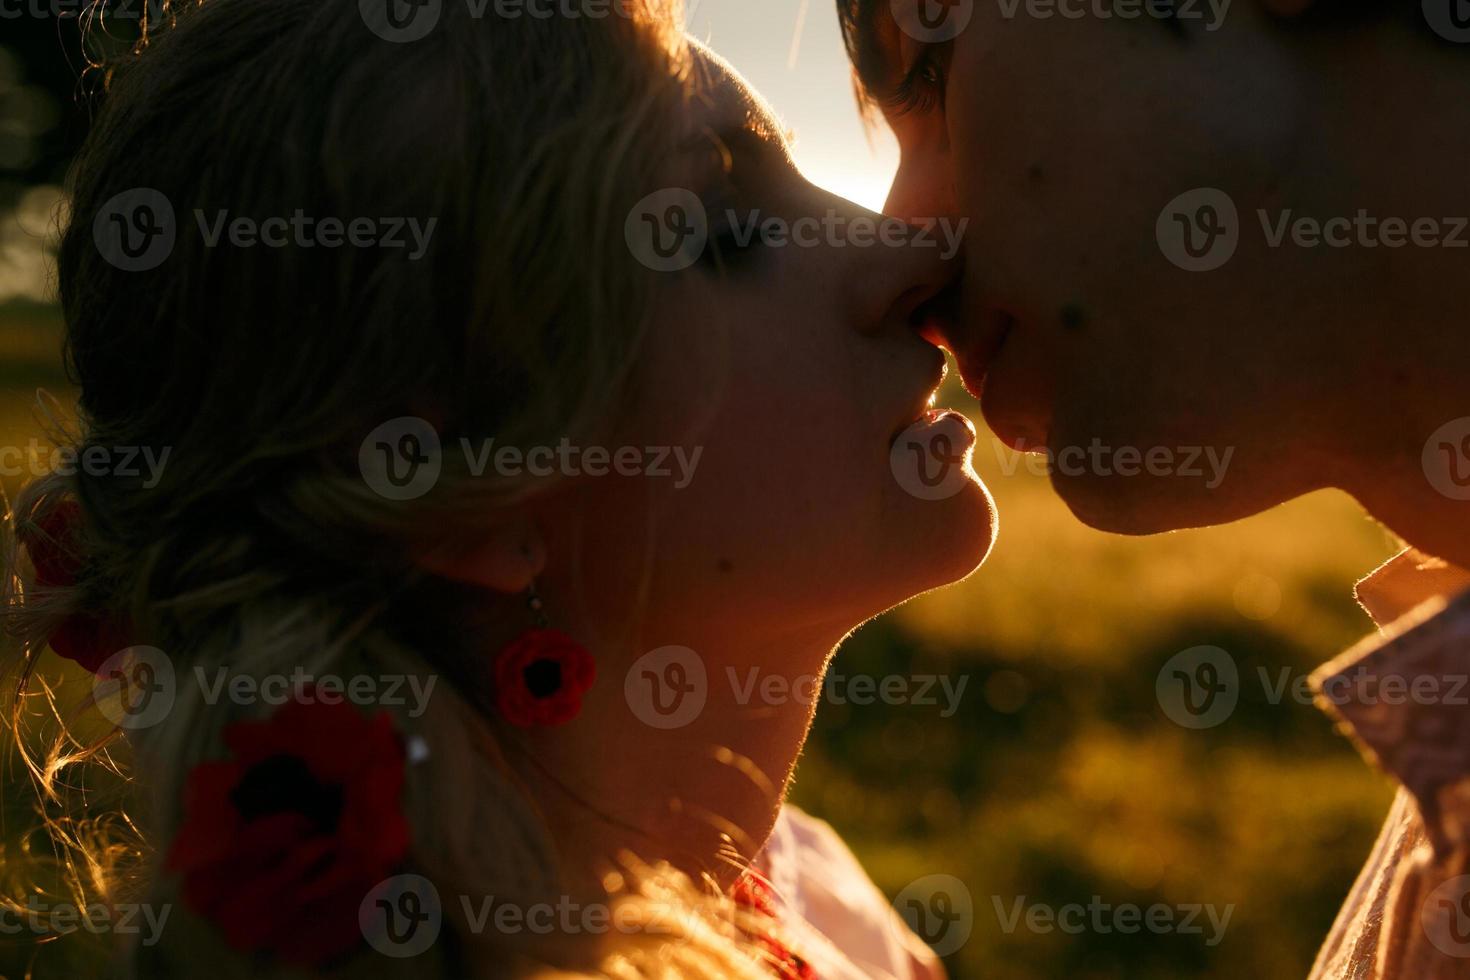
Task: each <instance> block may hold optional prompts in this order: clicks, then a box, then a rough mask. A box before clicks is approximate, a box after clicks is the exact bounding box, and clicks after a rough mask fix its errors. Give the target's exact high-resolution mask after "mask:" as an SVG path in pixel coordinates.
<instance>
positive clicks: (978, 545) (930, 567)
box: [888, 475, 999, 601]
mask: <svg viewBox="0 0 1470 980" xmlns="http://www.w3.org/2000/svg"><path fill="white" fill-rule="evenodd" d="M894 524H895V526H894V529H893V530H894V537H893V538H892V539H891V541H890V543H889V545H888V549H889V561H890V562H891V565H890V566H889V567H890V568H891V569H893V570H894V571H895V572H899V573H900V574H901V575H902V577H903V579H904V580H905V581H907V582H909V583H911V584H910V585H909V587H908V588H909V591H908V594H907V595H905V596H904V597H903V598H908V597H909V596H912V595H917V594H918V593H920V592H926V591H928V590H929V589H935V588H938V587H940V586H942V585H949V584H951V583H953V582H958V581H960V580H961V579H963V578H965V577H966V576H968V575H969V574H970V573H971V572H974V571H975V570H976V569H978V568H979V567H980V566H981V565H983V564H984V563H985V559H986V558H987V557H988V556H989V555H990V549H991V547H992V546H993V545H994V544H995V537H996V533H997V531H998V529H999V522H998V519H997V516H996V511H995V501H994V500H993V499H992V498H991V496H990V491H989V489H987V488H986V486H985V484H983V483H981V482H980V479H979V478H978V477H975V476H973V475H972V476H971V477H970V479H969V480H967V481H966V482H965V484H964V486H962V487H961V488H960V489H959V492H957V493H955V494H954V495H953V496H950V497H946V498H944V499H942V500H911V501H910V502H909V503H908V504H906V505H905V506H904V508H903V512H902V517H901V518H900V519H899V520H896V521H895V522H894ZM900 601H902V600H900Z"/></svg>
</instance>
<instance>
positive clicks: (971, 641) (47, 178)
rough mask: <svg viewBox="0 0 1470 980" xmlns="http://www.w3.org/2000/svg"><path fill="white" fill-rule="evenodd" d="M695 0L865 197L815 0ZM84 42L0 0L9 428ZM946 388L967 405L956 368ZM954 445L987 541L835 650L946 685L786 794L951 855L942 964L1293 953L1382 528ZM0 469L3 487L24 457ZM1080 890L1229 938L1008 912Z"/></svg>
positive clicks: (871, 837) (22, 436) (823, 741)
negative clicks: (994, 530) (1192, 674)
mask: <svg viewBox="0 0 1470 980" xmlns="http://www.w3.org/2000/svg"><path fill="white" fill-rule="evenodd" d="M690 4H691V8H692V9H691V11H690V29H691V31H692V32H693V33H694V34H695V35H696V36H698V37H700V38H701V39H703V40H706V41H707V42H708V43H710V44H711V45H712V46H713V47H714V48H715V50H717V51H718V52H720V53H721V54H723V55H724V56H725V57H726V58H728V59H729V60H730V61H731V62H732V63H733V64H734V65H735V66H736V67H737V68H738V69H740V70H741V71H742V72H743V73H745V74H746V75H747V77H748V78H749V79H750V81H751V82H752V83H753V84H754V85H755V86H756V88H757V89H759V90H760V91H761V92H762V93H764V95H765V96H766V97H767V98H768V99H769V100H770V102H771V103H772V105H773V106H774V108H775V109H776V111H777V112H778V113H780V114H781V115H782V117H783V118H784V119H785V120H786V122H787V123H788V124H789V125H790V126H791V128H792V130H793V131H794V135H795V138H796V144H795V145H796V155H797V159H798V162H799V163H800V164H801V166H802V167H803V169H804V170H805V171H806V173H807V174H808V176H809V177H811V178H812V179H813V180H814V181H816V182H817V183H820V184H823V185H824V186H828V187H830V188H832V189H833V190H835V191H837V192H838V193H841V194H843V195H844V196H846V197H849V198H851V199H852V200H855V201H857V202H858V203H860V204H863V205H865V206H867V207H870V208H874V209H877V208H880V207H881V205H882V201H883V197H884V194H885V191H886V188H887V183H888V181H889V179H890V178H891V176H892V173H893V170H894V167H895V165H896V162H897V154H896V150H895V148H894V146H893V143H892V140H891V138H889V137H888V136H887V135H886V134H884V133H873V134H867V133H865V132H864V129H863V127H862V125H861V123H860V121H859V118H858V115H857V112H856V109H855V107H854V104H853V100H852V96H851V89H850V85H849V83H848V75H847V69H846V64H845V60H844V57H843V52H842V47H841V42H840V39H839V37H838V32H837V24H836V17H835V14H834V12H833V10H832V7H833V4H832V2H831V0H816V2H814V3H807V2H804V0H690ZM23 9H27V8H24V7H22V5H20V4H15V5H13V6H12V7H4V8H0V12H3V11H7V10H9V11H14V10H23ZM123 40H125V38H123ZM81 64H82V57H81V48H80V42H79V40H78V37H77V32H76V31H75V23H74V21H73V22H71V23H69V24H64V25H58V23H57V22H56V21H55V20H54V19H51V18H43V17H36V16H34V15H26V14H22V15H20V16H15V17H6V18H4V19H0V445H4V446H18V447H25V446H27V445H28V444H29V440H30V439H32V438H33V437H36V438H41V437H42V427H41V425H40V423H39V422H38V417H37V414H36V411H35V406H36V404H37V391H38V389H44V390H46V391H47V392H50V393H51V394H54V395H56V396H57V397H58V398H59V399H60V400H61V401H62V403H63V405H66V404H70V402H71V397H70V394H69V389H68V386H67V383H66V380H65V378H64V376H63V374H62V372H61V369H60V359H59V352H60V345H61V325H60V320H59V317H58V314H57V311H56V309H55V308H54V306H53V304H52V302H51V296H52V283H51V281H50V275H51V273H50V269H49V256H50V253H51V249H52V246H53V243H54V241H55V231H56V226H57V222H58V221H59V220H64V200H63V194H62V190H61V187H62V185H63V183H64V177H65V173H66V168H67V164H68V160H69V158H70V156H71V154H72V153H73V152H74V151H75V147H76V145H77V142H78V140H79V139H80V137H81V136H82V135H83V134H84V132H85V128H86V119H85V117H84V115H83V114H82V113H81V112H80V110H79V109H78V107H77V104H76V101H75V94H76V92H77V91H78V85H79V72H78V68H79V66H80V65H81ZM945 403H946V404H952V405H956V406H959V407H962V408H965V409H972V408H973V407H974V406H973V405H970V404H968V403H967V401H966V399H965V396H964V395H963V393H961V392H960V391H958V389H956V390H955V391H954V392H952V393H951V394H950V396H949V397H947V398H946V399H945ZM971 415H972V417H974V418H975V419H977V420H978V419H979V415H978V413H977V412H971ZM976 468H977V469H978V470H979V471H980V472H981V474H982V475H983V476H984V477H985V478H986V481H987V482H988V483H989V485H990V486H991V488H992V490H993V491H994V494H995V497H996V500H997V502H998V504H999V510H1000V513H1001V535H1000V539H999V542H998V544H997V546H996V550H995V552H994V555H993V557H992V558H991V561H990V562H989V564H988V565H987V566H986V567H985V568H984V569H982V570H981V571H980V572H979V573H977V574H976V575H974V576H973V577H971V579H970V580H969V581H967V582H964V583H962V584H960V585H957V586H954V587H951V588H949V589H945V590H943V591H940V592H937V593H933V594H931V595H929V596H926V597H923V598H921V599H918V600H916V601H914V602H911V603H909V604H908V605H907V606H905V607H903V608H902V609H899V610H897V611H895V612H893V613H891V614H889V615H887V616H885V617H883V618H881V619H880V620H878V621H876V622H874V623H872V624H870V625H869V626H867V627H865V628H864V629H862V630H861V631H860V632H859V633H858V634H857V635H856V636H854V637H853V638H852V640H850V641H849V642H848V644H847V645H846V646H845V648H844V650H843V652H842V654H841V655H840V657H839V658H838V660H837V662H836V666H835V669H836V670H837V671H838V672H840V673H843V674H847V675H853V674H868V675H873V676H875V677H884V676H888V675H898V676H902V677H913V676H918V675H931V674H945V675H948V676H949V677H950V679H951V682H952V683H957V682H958V681H959V680H960V679H961V678H964V679H966V680H965V684H966V687H965V688H964V691H963V695H962V697H961V699H960V701H959V710H958V711H956V712H954V713H953V714H952V716H950V717H944V716H943V714H942V713H943V711H944V705H943V703H942V699H941V703H940V704H938V705H920V704H907V705H896V706H895V705H885V704H875V705H872V706H857V705H852V704H824V705H823V706H822V708H821V710H820V711H819V713H818V718H817V725H816V730H815V732H814V733H813V738H812V741H811V744H810V747H809V748H808V750H807V752H806V755H805V756H804V758H803V761H802V763H801V768H800V770H799V773H798V778H797V783H796V799H797V801H798V802H799V803H800V804H801V805H803V806H805V807H806V808H807V809H809V810H810V811H811V812H813V813H815V814H817V815H819V816H822V817H824V818H826V819H828V820H830V821H831V822H832V823H833V824H834V825H835V826H836V827H837V829H838V830H839V831H840V832H841V833H842V834H843V835H844V836H845V837H846V839H847V840H848V842H849V843H850V844H851V846H852V847H853V848H854V850H855V851H856V852H857V853H858V855H859V856H860V857H861V858H862V859H863V861H864V862H865V863H866V865H867V867H868V868H869V870H870V871H871V873H872V875H873V876H874V878H875V879H876V880H877V882H878V883H879V885H880V886H881V887H882V888H883V889H884V890H885V891H886V892H887V894H888V895H889V896H890V897H891V898H892V897H896V896H899V895H900V894H901V893H904V892H905V889H906V888H909V887H910V886H911V885H912V884H913V883H914V882H916V881H917V882H920V883H921V884H920V886H919V887H920V889H921V890H922V889H923V887H924V885H923V884H922V883H923V882H924V881H925V880H926V879H927V880H930V881H932V880H933V879H930V878H929V876H933V875H947V876H953V878H956V879H958V880H959V882H961V883H962V885H963V889H964V891H965V892H967V893H968V898H969V908H970V915H969V918H968V921H962V922H957V923H956V924H955V926H953V927H952V928H955V929H959V930H961V931H955V932H947V933H946V934H945V935H944V936H943V937H942V938H941V940H940V941H942V942H946V943H947V945H948V946H954V945H955V942H954V940H955V939H960V940H961V941H960V942H959V944H958V948H957V949H955V950H954V951H953V952H952V953H951V954H950V955H949V956H948V957H947V958H946V962H947V964H948V966H949V968H950V970H951V973H952V974H953V975H954V976H955V977H957V978H964V980H978V978H986V980H1022V978H1061V977H1065V978H1068V980H1103V978H1120V980H1124V978H1126V980H1185V978H1218V980H1227V978H1228V980H1235V978H1238V977H1242V976H1251V977H1261V978H1283V980H1285V978H1295V977H1302V976H1304V975H1305V974H1306V971H1307V969H1308V967H1309V965H1310V963H1311V960H1312V956H1313V954H1314V952H1315V949H1316V946H1317V944H1318V942H1319V941H1320V939H1321V937H1322V936H1323V934H1324V933H1325V931H1326V929H1327V927H1328V925H1329V924H1330V922H1331V921H1332V917H1333V914H1334V912H1335V910H1336V908H1337V906H1338V904H1339V902H1340V901H1341V899H1342V897H1343V896H1344V894H1345V893H1346V891H1347V889H1348V887H1349V885H1350V884H1351V881H1352V879H1353V876H1354V874H1355V872H1356V870H1357V868H1358V866H1359V865H1360V863H1361V862H1362V860H1363V858H1364V857H1365V855H1366V853H1367V849H1368V847H1369V845H1370V843H1371V841H1372V838H1373V835H1374V834H1375V833H1376V830H1377V827H1378V824H1379V822H1380V820H1381V818H1382V816H1383V814H1384V813H1385V812H1386V810H1387V806H1388V802H1389V799H1390V797H1391V787H1390V786H1389V784H1388V783H1387V782H1386V781H1385V780H1384V779H1382V778H1381V777H1379V776H1377V775H1375V774H1374V773H1372V772H1371V771H1370V770H1369V769H1368V768H1367V767H1366V766H1365V765H1364V764H1363V763H1362V762H1361V761H1360V760H1359V759H1358V757H1357V756H1356V754H1355V753H1354V751H1353V750H1352V749H1351V747H1350V746H1349V745H1348V743H1347V742H1346V741H1345V740H1343V739H1342V738H1341V737H1339V736H1338V735H1336V734H1335V733H1334V732H1333V730H1332V727H1331V725H1330V723H1329V722H1328V720H1327V718H1326V717H1325V716H1324V715H1322V714H1321V713H1320V712H1319V711H1317V710H1316V709H1315V708H1313V707H1312V706H1311V705H1309V704H1303V703H1301V702H1300V701H1298V700H1297V699H1295V698H1293V697H1292V696H1291V693H1290V692H1291V687H1292V685H1293V684H1294V683H1296V682H1297V681H1298V680H1299V679H1300V678H1301V677H1303V676H1304V675H1305V674H1306V673H1307V672H1308V671H1310V670H1311V669H1312V668H1313V667H1314V666H1315V665H1317V664H1318V663H1320V662H1321V661H1322V660H1324V659H1326V658H1327V657H1329V656H1331V655H1333V654H1335V653H1337V652H1338V651H1340V650H1341V649H1342V648H1344V647H1345V646H1347V645H1348V644H1350V643H1352V642H1354V641H1356V640H1357V639H1359V638H1360V637H1361V636H1362V635H1363V634H1364V633H1366V632H1367V631H1368V630H1369V629H1370V628H1371V624H1370V623H1369V622H1368V620H1367V618H1366V617H1365V616H1364V615H1363V614H1362V612H1361V611H1360V610H1359V609H1358V607H1357V606H1356V604H1355V603H1354V602H1353V600H1352V584H1353V582H1354V581H1355V580H1356V579H1357V578H1359V577H1361V576H1362V575H1363V574H1364V573H1366V572H1367V571H1369V570H1370V569H1372V568H1373V567H1374V566H1375V565H1377V564H1378V563H1379V562H1381V561H1382V560H1384V559H1385V558H1387V557H1388V556H1389V555H1391V554H1392V553H1393V551H1394V550H1395V547H1394V543H1393V542H1392V541H1391V540H1389V538H1388V537H1387V536H1386V535H1385V534H1384V533H1383V532H1382V531H1381V530H1380V529H1378V528H1377V527H1376V526H1375V525H1374V524H1372V523H1371V522H1370V521H1368V520H1367V519H1366V518H1364V517H1363V515H1362V514H1361V512H1360V511H1359V510H1358V509H1357V508H1356V506H1355V505H1354V504H1353V503H1352V502H1351V501H1349V500H1347V499H1346V498H1344V497H1342V496H1340V495H1334V494H1321V495H1317V496H1313V497H1310V498H1307V499H1303V500H1299V501H1296V502H1295V503H1292V504H1290V505H1289V506H1286V507H1282V508H1279V509H1278V510H1276V511H1273V512H1271V513H1268V514H1265V515H1262V516H1260V517H1257V518H1255V519H1252V520H1249V521H1245V522H1241V523H1239V524H1235V525H1231V526H1229V527H1223V528H1216V529H1211V530H1206V531H1193V532H1184V533H1176V534H1171V535H1167V536H1161V537H1155V538H1150V539H1143V540H1135V539H1126V538H1120V537H1111V536H1107V535H1103V534H1099V533H1097V532H1094V531H1091V530H1089V529H1087V528H1085V527H1083V526H1081V525H1079V524H1078V523H1077V522H1076V521H1075V520H1074V519H1073V518H1072V517H1071V516H1070V514H1069V513H1068V512H1067V511H1066V509H1065V508H1064V507H1063V506H1062V505H1061V504H1060V503H1059V502H1058V501H1057V500H1056V499H1055V498H1054V497H1053V496H1052V494H1051V493H1050V491H1049V488H1048V485H1047V480H1046V478H1045V476H1044V475H1043V474H1041V473H1038V472H1036V468H1035V467H1034V466H1031V465H1027V464H1026V463H1025V462H1023V460H1022V459H1021V458H1020V457H1017V456H1015V455H1014V454H1012V453H1010V452H1009V451H1007V450H1004V449H1003V448H1002V447H1000V446H999V444H998V443H995V442H994V441H993V440H990V439H989V438H988V437H986V436H982V441H981V444H980V446H979V448H978V449H977V451H976ZM3 482H4V488H5V490H6V492H7V493H13V492H14V491H15V490H16V488H17V486H18V485H19V482H20V479H19V478H18V477H16V476H13V475H7V476H5V477H4V480H3ZM1200 645H1214V646H1218V647H1220V648H1223V649H1224V650H1225V651H1227V652H1228V653H1229V654H1230V656H1231V657H1232V658H1233V660H1234V662H1235V663H1236V665H1237V667H1238V670H1239V676H1240V684H1239V692H1240V693H1239V704H1238V706H1237V708H1236V709H1235V711H1234V712H1233V713H1232V714H1230V716H1229V717H1228V718H1227V719H1225V720H1224V721H1223V722H1222V723H1220V724H1218V725H1216V726H1214V727H1211V728H1207V729H1202V730H1191V729H1187V728H1184V727H1181V726H1179V725H1177V724H1175V723H1174V722H1173V721H1171V720H1170V718H1169V717H1168V716H1167V715H1166V714H1165V713H1164V711H1163V710H1162V709H1161V706H1160V703H1159V700H1158V697H1157V695H1156V681H1157V680H1158V678H1159V674H1160V670H1161V668H1162V667H1163V666H1164V664H1165V663H1166V662H1167V661H1168V660H1169V659H1170V658H1171V657H1173V656H1174V655H1175V654H1177V653H1179V652H1181V651H1183V650H1186V649H1188V648H1192V647H1196V646H1200ZM1283 682H1284V683H1285V690H1286V692H1287V693H1286V695H1285V696H1284V697H1277V696H1276V692H1277V691H1278V690H1280V689H1281V688H1280V685H1281V684H1282V683H1283ZM3 775H4V779H5V791H4V794H3V798H0V818H3V821H4V822H3V825H0V827H3V831H4V833H3V836H0V847H4V848H5V849H6V850H7V851H9V850H11V849H13V848H14V847H16V846H17V842H18V838H17V836H16V832H17V831H18V830H19V829H20V828H24V827H26V826H29V825H30V824H31V822H32V820H31V815H30V806H31V804H30V802H29V801H28V797H27V795H26V794H27V784H26V783H25V781H24V780H23V779H22V778H21V777H20V774H19V773H17V772H16V771H15V770H14V768H12V767H6V768H5V769H4V770H3ZM909 894H912V889H910V892H909ZM1099 903H1104V904H1107V905H1109V906H1119V905H1125V904H1128V903H1131V904H1134V905H1137V906H1139V907H1140V908H1147V907H1149V906H1151V905H1154V904H1163V905H1165V906H1168V907H1170V908H1172V909H1174V910H1175V919H1176V921H1178V920H1179V919H1182V917H1183V916H1184V915H1185V914H1186V911H1187V909H1188V908H1189V907H1190V906H1210V905H1213V906H1214V907H1215V909H1216V911H1217V914H1220V915H1223V914H1224V913H1225V910H1226V909H1227V908H1230V918H1229V923H1228V926H1227V927H1226V928H1225V929H1224V932H1223V936H1220V935H1218V934H1217V930H1216V929H1215V928H1214V927H1212V926H1211V924H1210V922H1209V920H1208V917H1207V916H1206V915H1205V914H1203V913H1201V914H1200V916H1199V918H1198V920H1197V921H1196V923H1195V925H1196V926H1197V927H1200V928H1201V931H1200V932H1198V933H1195V932H1187V931H1185V930H1170V931H1166V932H1163V933H1150V932H1149V931H1147V930H1142V931H1139V932H1137V933H1133V934H1128V933H1124V932H1121V931H1119V930H1117V929H1115V928H1102V929H1099V928H1094V927H1092V925H1091V924H1089V925H1088V927H1087V928H1084V929H1082V930H1081V931H1063V930H1061V929H1051V930H1042V929H1033V928H1028V926H1027V925H1026V921H1025V919H1024V917H1023V918H1022V919H1021V921H1019V922H1015V921H1014V920H1013V915H1014V913H1015V910H1016V909H1017V908H1018V907H1019V908H1023V909H1024V908H1029V907H1032V906H1036V905H1043V906H1048V907H1050V908H1053V909H1060V908H1061V907H1063V906H1067V905H1071V904H1075V905H1080V906H1083V907H1087V906H1088V905H1089V904H1093V905H1096V904H1099ZM1104 925H1106V921H1105V923H1104ZM961 933H963V935H962V934H961ZM68 945H69V944H67V943H61V944H59V947H60V948H57V949H55V950H42V951H40V953H38V952H37V950H36V949H35V947H34V944H33V943H31V942H30V941H29V939H28V937H27V936H24V935H22V936H12V935H0V978H8V977H21V976H25V975H27V970H28V969H32V968H33V969H34V975H35V976H36V977H38V978H41V980H47V978H51V977H73V976H85V975H90V970H87V971H86V972H84V970H83V967H82V966H81V961H79V960H77V959H76V958H75V956H76V955H77V954H73V953H71V952H68V951H67V949H66V947H67V946H68ZM89 962H90V961H89Z"/></svg>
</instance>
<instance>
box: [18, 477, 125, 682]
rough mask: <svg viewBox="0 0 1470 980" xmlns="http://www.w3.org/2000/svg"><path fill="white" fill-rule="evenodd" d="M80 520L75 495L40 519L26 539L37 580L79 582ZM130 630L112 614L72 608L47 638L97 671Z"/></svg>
mask: <svg viewBox="0 0 1470 980" xmlns="http://www.w3.org/2000/svg"><path fill="white" fill-rule="evenodd" d="M81 526H82V507H81V504H79V503H77V502H76V501H75V500H63V501H62V502H61V503H59V504H57V505H56V506H55V507H53V508H52V509H51V510H50V512H49V513H47V514H46V516H45V517H43V518H41V520H39V521H37V522H36V530H37V531H38V532H39V533H37V534H33V535H28V536H27V537H26V541H25V545H26V552H27V553H28V554H29V555H30V557H31V564H32V565H33V566H34V567H35V569H36V585H37V586H39V587H40V588H43V589H68V588H71V587H73V586H75V585H76V584H77V576H78V575H79V574H80V573H81V568H82V560H81V558H80V557H79V556H78V554H77V551H76V540H77V537H78V535H79V534H80V532H81ZM128 633H129V630H128V627H127V625H126V624H125V623H122V622H119V621H118V620H116V619H113V618H112V617H109V616H99V615H88V614H84V613H73V614H72V615H70V616H67V617H66V618H65V619H64V620H62V621H61V624H60V625H59V626H57V627H56V630H55V632H53V633H52V634H51V636H50V637H49V638H48V639H47V641H46V642H47V643H48V644H49V645H50V647H51V649H52V650H54V651H56V654H57V655H58V656H60V657H64V658H66V659H67V660H72V661H75V662H76V663H78V664H81V665H82V666H83V667H85V668H86V669H87V670H90V671H91V672H92V673H94V674H95V673H97V671H99V670H101V669H102V665H103V664H104V663H106V662H107V660H108V659H109V658H110V657H112V655H113V654H115V653H117V652H118V651H119V650H124V649H126V648H127V647H128V646H129V645H131V641H130V640H129V639H128Z"/></svg>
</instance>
